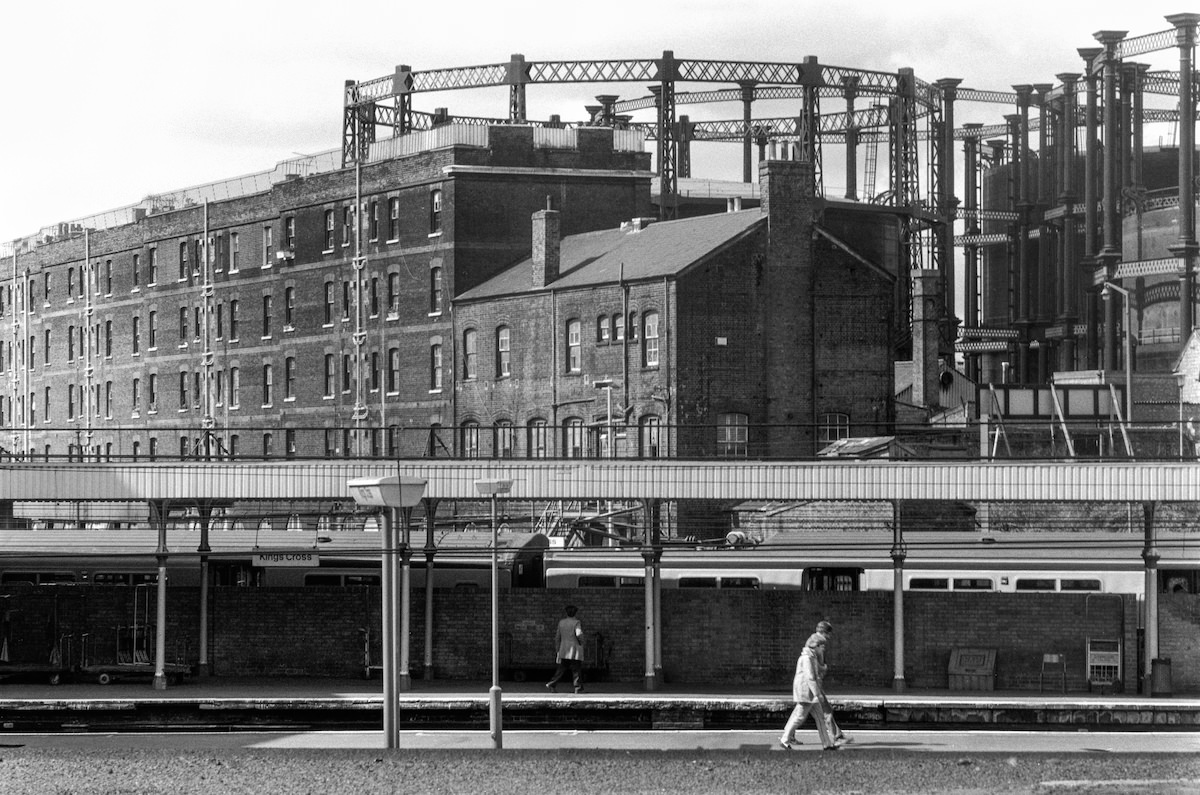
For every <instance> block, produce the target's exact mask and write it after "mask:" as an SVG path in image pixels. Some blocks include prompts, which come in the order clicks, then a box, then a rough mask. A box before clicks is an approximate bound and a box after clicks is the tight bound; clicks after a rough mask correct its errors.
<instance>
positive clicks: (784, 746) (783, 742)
mask: <svg viewBox="0 0 1200 795" xmlns="http://www.w3.org/2000/svg"><path fill="white" fill-rule="evenodd" d="M779 747H780V748H782V749H783V750H785V751H790V750H792V744H791V743H789V742H788V741H787V740H780V741H779Z"/></svg>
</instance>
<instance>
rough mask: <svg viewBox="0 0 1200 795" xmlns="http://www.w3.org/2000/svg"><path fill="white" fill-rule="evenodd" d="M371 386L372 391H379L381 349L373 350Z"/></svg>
mask: <svg viewBox="0 0 1200 795" xmlns="http://www.w3.org/2000/svg"><path fill="white" fill-rule="evenodd" d="M370 379H371V380H370V386H369V389H370V390H371V391H372V392H378V391H379V351H371V373H370Z"/></svg>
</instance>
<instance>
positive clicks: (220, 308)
mask: <svg viewBox="0 0 1200 795" xmlns="http://www.w3.org/2000/svg"><path fill="white" fill-rule="evenodd" d="M224 336H225V304H217V339H222V338H224Z"/></svg>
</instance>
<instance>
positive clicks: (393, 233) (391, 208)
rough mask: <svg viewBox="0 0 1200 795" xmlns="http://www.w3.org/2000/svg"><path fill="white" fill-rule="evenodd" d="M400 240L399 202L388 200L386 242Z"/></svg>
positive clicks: (397, 200)
mask: <svg viewBox="0 0 1200 795" xmlns="http://www.w3.org/2000/svg"><path fill="white" fill-rule="evenodd" d="M399 239H400V200H399V199H388V240H389V241H392V240H399Z"/></svg>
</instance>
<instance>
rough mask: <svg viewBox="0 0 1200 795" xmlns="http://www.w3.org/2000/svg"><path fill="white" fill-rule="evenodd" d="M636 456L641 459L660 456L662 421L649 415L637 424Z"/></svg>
mask: <svg viewBox="0 0 1200 795" xmlns="http://www.w3.org/2000/svg"><path fill="white" fill-rule="evenodd" d="M638 425H639V428H638V455H640V456H641V457H642V458H658V457H659V455H661V454H662V447H661V434H662V420H661V419H659V418H658V417H656V416H653V415H650V416H646V417H642V419H641V422H640V423H638Z"/></svg>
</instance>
